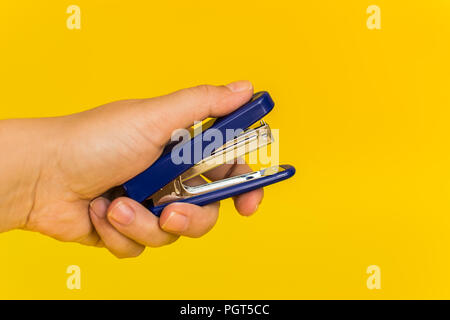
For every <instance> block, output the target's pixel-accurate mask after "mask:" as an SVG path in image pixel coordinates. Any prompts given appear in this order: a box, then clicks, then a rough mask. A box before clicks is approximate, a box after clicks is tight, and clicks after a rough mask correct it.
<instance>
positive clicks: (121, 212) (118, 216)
mask: <svg viewBox="0 0 450 320" xmlns="http://www.w3.org/2000/svg"><path fill="white" fill-rule="evenodd" d="M108 216H109V217H110V218H112V219H113V220H115V221H116V222H118V223H120V224H123V225H129V224H130V223H131V222H133V220H134V216H135V214H134V210H133V209H132V208H131V207H130V206H129V205H127V204H125V203H123V202H118V203H117V204H116V205H115V206H114V208H112V210H111V211H110V213H109V214H108Z"/></svg>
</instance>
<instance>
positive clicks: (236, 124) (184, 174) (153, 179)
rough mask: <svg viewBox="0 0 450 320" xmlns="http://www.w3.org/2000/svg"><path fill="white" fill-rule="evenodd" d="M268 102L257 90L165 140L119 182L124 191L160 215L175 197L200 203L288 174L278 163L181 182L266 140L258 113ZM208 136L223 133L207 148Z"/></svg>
mask: <svg viewBox="0 0 450 320" xmlns="http://www.w3.org/2000/svg"><path fill="white" fill-rule="evenodd" d="M273 106H274V102H273V100H272V98H271V97H270V95H269V93H267V92H265V91H262V92H258V93H256V94H254V95H253V97H252V99H251V100H250V101H249V102H247V103H246V104H245V105H243V106H241V107H240V108H238V109H237V110H235V111H234V112H232V113H230V114H228V115H226V116H223V117H220V118H216V119H210V120H209V121H208V122H207V123H205V124H204V125H203V126H202V127H205V130H203V131H201V132H200V133H198V134H196V135H195V134H194V135H193V136H191V137H190V138H189V139H188V140H187V141H184V142H180V143H170V144H168V145H167V147H166V148H165V149H164V151H163V153H162V155H161V156H160V157H159V158H158V159H157V160H156V161H155V162H154V163H153V164H152V165H151V166H150V167H149V168H147V169H146V170H145V171H143V172H141V173H140V174H138V175H137V176H135V177H134V178H132V179H130V180H129V181H127V182H126V183H125V184H123V186H122V189H123V191H124V193H125V196H127V197H130V198H132V199H134V200H136V201H138V202H141V203H142V204H143V205H144V206H145V207H147V208H148V209H149V210H150V211H151V212H152V213H153V214H155V215H156V216H159V215H160V214H161V212H162V210H163V209H164V207H165V206H166V205H168V204H169V203H172V202H174V201H177V202H185V203H192V204H195V205H199V206H203V205H206V204H209V203H212V202H216V201H220V200H223V199H226V198H229V197H233V196H236V195H239V194H242V193H245V192H249V191H252V190H255V189H258V188H261V187H264V186H268V185H270V184H273V183H276V182H279V181H282V180H285V179H288V178H290V177H292V176H293V175H294V174H295V168H294V167H293V166H291V165H280V166H272V167H269V168H266V169H262V170H258V171H254V172H251V173H246V174H242V175H239V176H234V177H230V178H226V179H223V180H218V181H213V182H209V183H205V184H202V185H197V186H189V185H188V184H186V183H185V182H186V181H188V180H189V179H191V178H193V177H196V176H199V175H201V174H203V173H205V172H207V171H209V170H211V169H213V168H214V167H217V166H219V165H221V164H223V163H226V162H227V160H229V159H230V158H235V159H237V158H240V157H242V156H244V155H246V154H248V153H249V152H251V151H254V150H256V149H259V148H261V147H263V146H266V145H268V144H270V143H271V142H272V141H273V137H272V135H271V131H270V127H269V126H268V125H267V124H266V123H265V122H264V121H263V120H262V118H263V117H264V116H265V115H266V114H267V113H269V112H270V111H271V110H272V109H273ZM230 132H231V134H230ZM213 136H214V137H216V138H217V137H218V136H221V137H223V145H221V146H220V147H215V148H214V147H211V140H212V137H213ZM207 150H209V151H207ZM199 151H200V152H199ZM204 151H207V152H204ZM180 152H181V153H184V154H183V158H184V161H179V159H175V161H174V154H179V153H180Z"/></svg>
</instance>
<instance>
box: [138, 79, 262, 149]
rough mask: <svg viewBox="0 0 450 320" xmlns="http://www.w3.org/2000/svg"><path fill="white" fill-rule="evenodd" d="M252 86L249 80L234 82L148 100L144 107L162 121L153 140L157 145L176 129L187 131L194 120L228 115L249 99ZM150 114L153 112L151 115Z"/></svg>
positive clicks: (203, 86)
mask: <svg viewBox="0 0 450 320" xmlns="http://www.w3.org/2000/svg"><path fill="white" fill-rule="evenodd" d="M252 94H253V86H252V84H251V83H250V82H249V81H237V82H233V83H230V84H228V85H226V86H211V85H201V86H197V87H193V88H188V89H183V90H179V91H177V92H174V93H172V94H169V95H166V96H162V97H158V98H153V99H148V100H146V101H145V102H144V104H145V105H148V106H149V107H151V110H152V114H155V115H157V117H158V118H159V119H164V120H163V121H162V122H159V123H158V124H157V125H158V126H159V127H158V130H155V134H157V136H156V137H154V138H156V141H158V142H159V143H160V144H161V145H163V144H165V143H166V142H167V139H168V137H170V136H171V134H172V132H173V131H174V130H176V129H180V128H187V127H189V126H191V125H192V124H193V123H194V122H195V121H201V120H204V119H206V118H208V117H219V116H223V115H225V114H228V113H230V112H232V111H234V110H236V109H237V108H238V107H240V106H242V105H243V104H245V103H246V102H247V101H248V100H250V98H251V96H252ZM153 112H154V113H153Z"/></svg>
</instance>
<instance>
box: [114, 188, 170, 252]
mask: <svg viewBox="0 0 450 320" xmlns="http://www.w3.org/2000/svg"><path fill="white" fill-rule="evenodd" d="M107 219H108V221H109V222H110V223H111V225H112V226H113V227H114V228H115V229H116V230H117V231H119V232H120V233H122V234H123V235H124V236H126V237H128V238H130V239H133V240H134V241H136V242H137V243H140V244H141V245H144V246H148V247H160V246H162V245H166V244H169V243H172V242H174V241H175V240H177V239H178V236H177V235H174V234H171V233H168V232H165V231H164V230H162V229H161V228H160V227H159V219H158V217H156V216H155V215H154V214H153V213H151V212H150V211H149V210H147V209H146V208H145V207H144V206H142V205H141V204H140V203H138V202H136V201H134V200H132V199H130V198H125V197H120V198H117V199H115V200H114V201H113V202H112V203H111V205H110V206H109V208H108V214H107Z"/></svg>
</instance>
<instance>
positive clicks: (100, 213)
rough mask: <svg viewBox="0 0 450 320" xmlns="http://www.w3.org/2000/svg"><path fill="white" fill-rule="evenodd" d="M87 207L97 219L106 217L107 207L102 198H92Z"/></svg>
mask: <svg viewBox="0 0 450 320" xmlns="http://www.w3.org/2000/svg"><path fill="white" fill-rule="evenodd" d="M89 207H90V209H91V211H92V212H93V213H94V214H95V215H96V216H97V217H98V218H99V219H104V218H105V217H106V210H107V209H108V206H107V205H106V203H105V200H104V199H102V198H97V199H94V200H93V201H91V202H90V203H89Z"/></svg>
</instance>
